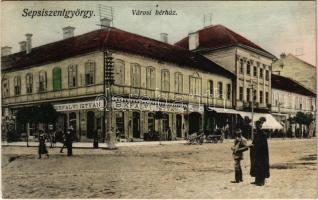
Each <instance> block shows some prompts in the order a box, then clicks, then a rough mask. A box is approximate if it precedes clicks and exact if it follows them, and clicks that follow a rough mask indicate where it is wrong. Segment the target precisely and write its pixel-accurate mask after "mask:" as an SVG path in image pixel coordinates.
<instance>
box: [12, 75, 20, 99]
mask: <svg viewBox="0 0 318 200" xmlns="http://www.w3.org/2000/svg"><path fill="white" fill-rule="evenodd" d="M20 94H21V77H20V76H16V77H14V95H20Z"/></svg>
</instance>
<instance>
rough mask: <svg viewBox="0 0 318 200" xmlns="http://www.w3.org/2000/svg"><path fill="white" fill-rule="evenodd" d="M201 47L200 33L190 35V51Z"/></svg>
mask: <svg viewBox="0 0 318 200" xmlns="http://www.w3.org/2000/svg"><path fill="white" fill-rule="evenodd" d="M198 46H199V33H198V32H194V33H189V50H190V51H191V50H194V49H196V48H198Z"/></svg>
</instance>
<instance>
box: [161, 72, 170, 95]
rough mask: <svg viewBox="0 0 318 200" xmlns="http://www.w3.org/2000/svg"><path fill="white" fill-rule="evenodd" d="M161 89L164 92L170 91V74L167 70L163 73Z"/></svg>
mask: <svg viewBox="0 0 318 200" xmlns="http://www.w3.org/2000/svg"><path fill="white" fill-rule="evenodd" d="M161 89H162V91H165V92H169V91H170V72H169V70H167V69H163V70H162V71H161Z"/></svg>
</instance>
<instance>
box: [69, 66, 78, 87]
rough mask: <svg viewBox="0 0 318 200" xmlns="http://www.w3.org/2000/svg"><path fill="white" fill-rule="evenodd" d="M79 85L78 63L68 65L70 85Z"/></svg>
mask: <svg viewBox="0 0 318 200" xmlns="http://www.w3.org/2000/svg"><path fill="white" fill-rule="evenodd" d="M76 86H77V65H69V66H68V87H69V88H74V87H76Z"/></svg>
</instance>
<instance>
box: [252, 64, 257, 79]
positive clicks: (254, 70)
mask: <svg viewBox="0 0 318 200" xmlns="http://www.w3.org/2000/svg"><path fill="white" fill-rule="evenodd" d="M253 75H254V76H255V77H257V67H256V66H254V67H253Z"/></svg>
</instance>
